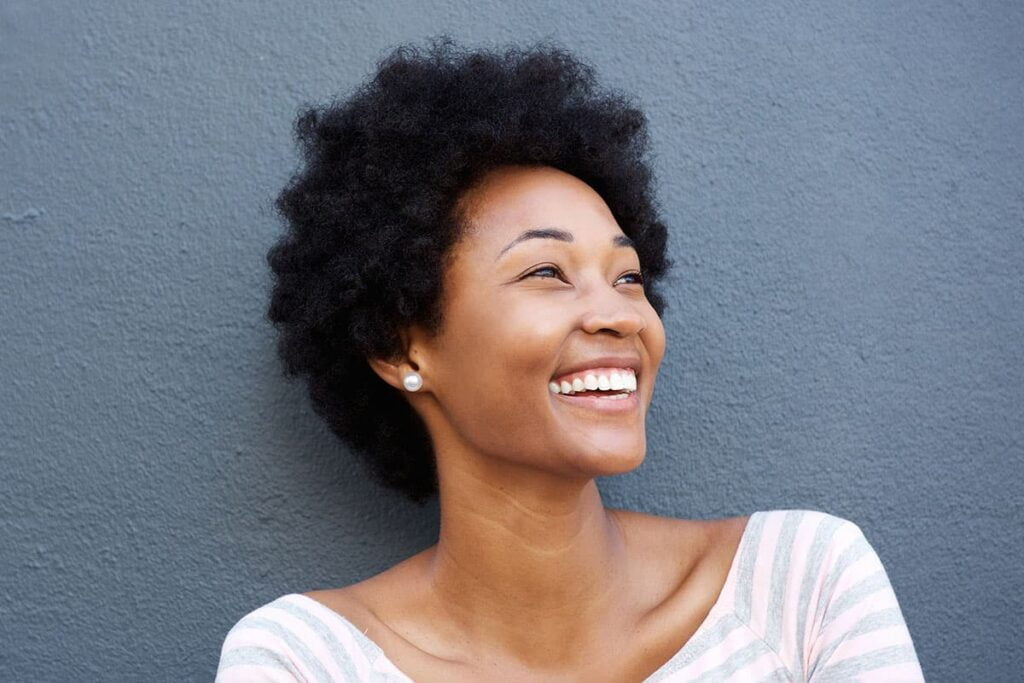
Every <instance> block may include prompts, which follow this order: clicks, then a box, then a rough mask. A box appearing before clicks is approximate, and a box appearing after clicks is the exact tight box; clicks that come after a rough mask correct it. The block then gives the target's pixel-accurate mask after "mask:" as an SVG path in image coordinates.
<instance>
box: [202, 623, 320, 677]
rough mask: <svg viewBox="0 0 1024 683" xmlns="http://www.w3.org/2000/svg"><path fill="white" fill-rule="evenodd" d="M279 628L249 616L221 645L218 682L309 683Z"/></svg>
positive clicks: (231, 631) (232, 630) (229, 633)
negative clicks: (306, 682)
mask: <svg viewBox="0 0 1024 683" xmlns="http://www.w3.org/2000/svg"><path fill="white" fill-rule="evenodd" d="M279 628H280V627H279V625H277V624H274V623H273V622H270V621H268V620H267V619H265V618H261V617H258V616H255V615H254V614H247V615H246V616H244V617H242V619H241V620H239V621H238V623H237V624H235V625H234V626H233V627H232V628H231V630H230V631H228V634H227V636H226V637H225V638H224V644H223V645H222V646H221V652H220V662H219V664H218V666H217V677H216V679H215V680H216V683H243V682H244V681H253V682H254V683H271V682H272V683H296V682H301V683H305V681H306V680H307V678H306V677H305V676H303V675H302V672H301V670H300V663H299V662H297V661H296V659H295V655H294V653H293V652H292V651H291V648H290V647H289V646H288V643H287V640H288V638H287V637H282V634H281V633H279V632H276V631H279Z"/></svg>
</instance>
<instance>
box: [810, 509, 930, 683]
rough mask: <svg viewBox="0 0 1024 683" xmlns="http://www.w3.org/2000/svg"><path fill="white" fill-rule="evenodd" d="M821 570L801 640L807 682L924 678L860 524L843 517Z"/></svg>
mask: <svg viewBox="0 0 1024 683" xmlns="http://www.w3.org/2000/svg"><path fill="white" fill-rule="evenodd" d="M822 569H823V572H822V575H821V577H820V583H819V586H820V591H819V592H818V599H817V601H816V607H815V610H814V615H813V618H812V622H811V624H812V628H811V629H810V630H809V632H808V634H807V642H806V644H805V652H807V653H808V661H807V668H806V671H807V672H808V680H809V681H812V682H813V683H826V682H828V681H887V682H890V681H923V680H924V675H923V673H922V671H921V665H920V662H919V661H918V658H917V653H916V652H915V650H914V644H913V641H912V640H911V638H910V632H909V631H908V630H907V625H906V621H905V620H904V618H903V613H902V611H901V610H900V606H899V603H898V602H897V600H896V594H895V593H894V592H893V589H892V585H891V584H890V582H889V577H888V575H887V574H886V571H885V568H884V567H883V566H882V562H881V560H879V558H878V555H877V553H876V552H875V550H874V548H872V547H871V544H870V543H868V541H867V539H866V538H865V537H864V534H863V532H862V531H861V529H860V527H858V526H857V525H856V524H854V523H853V522H850V521H848V520H842V521H841V523H840V525H839V527H838V529H837V530H836V534H835V536H834V537H833V543H832V544H831V547H830V549H829V553H828V557H827V559H826V561H825V563H824V566H823V567H822ZM812 604H813V603H812Z"/></svg>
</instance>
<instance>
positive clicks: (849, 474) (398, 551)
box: [0, 0, 1024, 681]
mask: <svg viewBox="0 0 1024 683" xmlns="http://www.w3.org/2000/svg"><path fill="white" fill-rule="evenodd" d="M427 4H432V3H413V2H396V1H394V0H378V1H377V2H374V3H369V2H362V3H358V4H353V3H344V2H327V1H326V0H321V1H318V2H301V3H296V2H285V1H283V0H281V1H276V0H275V1H268V2H261V3H246V2H242V0H231V1H225V2H219V3H208V2H200V1H199V0H185V1H182V2H173V3H170V2H168V3H139V2H129V1H128V0H116V1H111V2H106V3H100V4H96V3H82V2H71V1H70V0H63V1H57V0H47V1H41V0H33V1H29V0H5V1H4V2H3V3H0V139H2V147H0V158H2V163H0V230H2V233H0V337H2V343H0V679H2V680H100V679H103V680H182V679H192V680H208V679H210V678H211V677H212V673H213V671H214V668H215V666H216V662H217V657H218V652H219V648H220V644H221V641H222V639H223V636H224V634H225V632H226V631H227V629H228V628H229V627H230V625H231V624H232V623H233V622H234V621H235V620H236V619H238V618H239V617H240V616H241V615H242V614H243V613H245V612H247V611H249V610H250V609H252V608H254V607H255V606H257V605H258V604H262V603H263V602H266V601H268V600H271V599H273V598H275V597H277V596H279V595H281V594H283V593H285V592H291V591H302V590H309V589H312V588H315V587H326V586H337V585H342V584H346V583H350V582H352V581H355V580H358V579H361V578H364V577H366V576H368V575H370V574H372V573H376V572H378V571H380V570H382V569H384V568H386V567H387V566H389V565H391V564H393V563H395V562H397V561H399V560H401V559H402V558H404V557H406V556H408V555H410V554H412V553H414V552H416V551H418V550H420V549H422V548H424V547H426V546H428V545H430V544H431V543H433V541H434V537H435V534H436V525H437V509H436V505H433V506H431V505H428V506H427V507H425V508H418V507H416V506H414V505H411V504H408V503H405V502H403V501H402V500H401V499H399V498H398V497H397V496H396V495H393V494H390V493H388V492H385V491H381V490H378V489H375V488H373V487H371V486H370V485H369V484H367V483H366V482H365V481H364V479H363V477H362V475H361V473H360V472H359V471H358V470H357V469H355V468H354V467H353V465H352V462H351V461H350V460H349V459H348V458H347V457H346V454H345V453H344V451H343V450H342V449H341V447H340V446H339V445H338V444H337V443H336V441H335V440H334V439H333V437H332V436H331V435H330V433H329V432H328V431H327V430H326V428H325V427H324V426H322V425H321V424H320V423H319V422H318V420H317V419H316V418H315V416H314V415H313V414H312V412H311V410H310V409H309V408H308V406H307V404H306V401H305V396H304V393H303V389H302V387H301V386H299V385H296V384H290V383H288V382H286V381H285V380H284V379H282V378H281V377H280V374H279V367H278V364H277V361H276V359H275V356H274V351H273V341H274V338H273V334H272V329H271V328H270V326H269V325H268V324H266V323H265V322H264V321H263V312H264V306H265V300H266V292H267V286H268V282H269V280H268V275H267V272H266V267H265V265H264V262H263V257H264V254H265V252H266V249H267V247H268V246H269V245H270V244H271V243H272V241H273V240H274V238H275V236H276V235H277V234H278V232H279V230H280V226H279V224H278V223H277V221H276V219H275V218H274V216H273V214H272V212H271V210H270V202H271V200H272V198H273V196H274V194H275V193H276V192H277V190H278V189H279V188H280V186H281V185H282V184H283V182H284V181H285V180H286V178H287V177H288V175H289V174H290V173H291V171H292V170H293V169H294V168H295V165H296V163H297V158H296V155H295V150H294V147H293V144H292V140H291V124H292V119H293V118H294V115H295V113H296V112H297V110H298V108H299V107H300V106H301V105H302V104H304V103H308V102H321V101H325V100H328V99H330V98H331V97H333V96H334V95H336V94H339V93H345V92H347V91H348V90H349V89H350V88H351V87H352V86H354V85H355V84H357V83H358V82H360V81H361V80H362V79H363V78H365V77H366V75H367V74H368V73H369V72H370V71H371V70H372V68H373V66H374V63H375V61H376V60H377V59H378V58H379V57H380V56H382V54H383V53H384V51H385V50H386V49H387V48H388V47H390V46H393V45H395V44H397V43H400V42H405V41H419V40H420V39H421V38H423V37H424V36H427V35H432V34H435V33H439V32H442V31H448V32H450V33H451V34H452V35H453V36H454V37H456V38H458V39H460V40H463V41H465V42H468V43H470V44H486V45H493V44H500V43H505V42H507V41H512V40H527V39H531V38H539V37H550V38H553V39H555V40H557V41H560V42H561V43H562V44H564V45H565V46H566V47H568V48H570V49H573V50H574V51H576V52H577V53H578V54H580V55H581V56H582V57H583V58H585V59H587V60H588V61H590V62H592V63H593V64H594V65H595V66H596V67H597V69H598V73H599V74H600V75H601V77H602V79H603V81H604V82H605V83H606V84H608V85H610V86H612V87H618V88H625V89H627V90H628V91H630V92H632V93H634V94H635V95H636V96H637V98H638V100H639V102H640V103H641V105H642V106H643V107H644V108H645V110H646V111H647V113H648V115H649V118H650V122H651V126H652V133H653V147H654V152H655V167H656V171H657V174H658V178H659V198H660V201H661V203H662V205H663V207H664V210H665V215H666V218H667V220H668V222H669V223H670V224H671V226H672V229H673V233H672V236H671V250H672V254H673V257H674V258H675V260H676V264H677V267H676V270H675V273H674V276H673V277H674V279H673V284H672V286H671V288H670V289H671V293H670V301H669V305H670V308H669V310H668V311H667V312H666V320H665V322H666V327H667V331H668V335H669V348H668V351H667V354H666V358H665V362H664V365H663V366H662V374H661V376H660V378H659V381H658V391H657V393H656V396H655V402H654V404H653V406H652V414H651V419H650V422H649V436H650V438H649V445H650V448H649V451H648V457H647V461H646V462H645V463H644V465H643V466H642V467H641V468H639V469H638V470H636V471H635V472H632V473H630V474H628V475H625V476H622V477H618V478H610V479H605V480H602V481H601V487H602V491H603V492H604V495H605V499H606V502H607V504H609V505H611V506H617V507H631V508H634V509H639V510H644V511H647V512H651V513H656V514H665V515H676V516H696V517H710V516H719V515H727V514H740V513H749V512H751V511H753V510H756V509H769V508H781V507H800V508H815V509H821V510H825V511H828V512H831V513H833V514H836V515H840V516H843V517H846V518H848V519H852V520H854V521H855V522H857V523H858V524H859V525H860V526H861V527H862V528H863V529H864V531H865V533H866V534H867V536H868V538H869V539H870V540H871V541H872V543H873V544H874V545H875V548H876V549H877V550H878V553H879V555H880V556H881V558H882V560H883V562H884V563H885V564H886V566H887V568H888V570H889V574H890V577H891V579H892V582H893V584H894V586H895V588H896V593H897V595H898V596H899V598H900V600H901V603H902V606H903V610H904V613H905V616H906V618H907V622H908V624H909V627H910V630H911V633H912V634H913V636H914V638H915V642H916V645H917V648H918V653H919V655H920V658H921V661H922V664H923V666H924V669H925V674H926V675H927V676H928V677H929V679H930V680H937V681H939V680H945V681H966V680H979V681H980V680H1010V679H1013V678H1016V676H1018V675H1019V672H1020V667H1021V666H1022V665H1024V646H1022V644H1021V643H1022V642H1024V625H1022V617H1021V614H1022V613H1024V598H1022V591H1021V586H1022V585H1024V570H1022V569H1021V565H1020V557H1021V556H1022V554H1024V512H1022V507H1021V499H1022V496H1021V474H1022V469H1024V466H1022V451H1024V352H1022V342H1021V339H1022V333H1024V4H1022V3H1019V2H1009V1H1007V2H989V3H962V2H950V1H937V2H931V3H911V2H855V3H850V2H824V3H810V5H807V4H805V3H795V2H771V3H721V2H692V1H684V2H678V1H674V2H650V1H645V2H627V3H622V2H614V1H612V0H600V1H593V2H588V3H585V4H584V3H579V4H575V5H574V4H572V3H560V2H555V1H553V0H550V1H548V2H514V1H513V2H497V1H495V0H475V1H474V2H469V1H468V0H456V1H452V2H447V3H436V6H434V7H429V8H428V7H425V6H424V5H427Z"/></svg>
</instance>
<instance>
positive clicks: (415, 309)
mask: <svg viewBox="0 0 1024 683" xmlns="http://www.w3.org/2000/svg"><path fill="white" fill-rule="evenodd" d="M295 130H296V137H297V139H298V143H299V146H300V148H301V151H302V157H303V162H302V164H301V165H300V168H299V170H298V172H297V173H296V174H295V175H294V176H293V177H292V178H291V180H290V181H289V182H288V184H287V186H286V187H285V188H284V189H283V190H282V192H281V194H280V195H279V196H278V198H277V209H278V211H279V212H280V214H281V216H282V218H283V219H284V222H285V223H286V227H287V229H286V231H285V233H284V234H283V235H282V236H281V237H280V239H279V240H278V241H277V243H276V244H274V246H273V247H272V248H271V249H270V251H269V253H268V254H267V262H268V264H269V265H270V268H271V270H272V272H273V276H274V279H273V288H272V291H271V296H270V304H269V308H268V310H267V317H268V318H269V320H270V321H271V322H272V323H273V324H274V325H275V326H276V328H277V329H278V331H279V334H280V336H279V341H278V353H279V355H280V357H281V360H282V361H283V365H284V372H285V374H287V375H289V376H299V377H304V378H305V380H306V382H307V384H308V391H309V396H310V400H311V401H312V406H313V409H314V410H315V412H316V413H317V414H318V415H319V416H321V417H322V418H323V419H324V420H326V422H327V424H328V426H329V427H330V429H331V431H332V432H334V433H335V434H336V435H337V436H338V437H340V438H341V439H342V440H343V441H344V442H345V443H347V444H348V445H349V446H350V447H351V449H352V451H353V452H354V453H355V454H356V455H357V456H358V457H359V458H360V460H361V461H362V462H363V463H364V465H365V466H366V468H367V472H368V473H369V475H370V476H371V477H372V478H373V479H375V480H376V481H377V482H378V483H380V484H381V485H383V486H386V487H388V488H392V489H395V490H398V491H400V492H401V493H402V494H404V495H405V496H406V497H407V498H408V499H410V500H412V501H414V502H417V503H420V504H422V503H424V502H425V501H426V500H428V499H429V498H430V497H431V496H432V495H434V494H435V493H436V492H437V469H436V465H435V460H434V452H433V447H432V444H431V441H430V437H429V434H428V433H427V430H426V427H425V425H424V424H423V422H422V420H421V419H420V417H419V416H418V415H417V414H416V413H415V411H414V410H413V409H412V407H411V406H410V405H409V403H408V402H407V401H406V400H405V398H404V397H403V395H402V393H401V392H399V391H398V390H396V389H394V388H393V387H391V386H390V385H388V384H387V383H385V382H384V381H383V380H382V379H380V378H379V377H378V376H377V375H376V374H375V373H374V372H373V370H372V369H371V367H370V365H369V363H368V362H367V361H368V358H371V357H374V358H387V359H394V358H396V357H398V356H400V354H401V353H402V351H403V348H402V341H401V336H400V332H401V330H403V329H404V328H406V327H408V326H410V325H413V324H416V325H420V326H422V327H423V328H424V329H426V330H427V331H428V332H436V331H437V330H438V329H439V326H440V324H441V320H442V314H443V311H442V310H441V303H440V302H441V283H442V275H443V272H444V266H445V258H446V256H447V255H448V254H449V253H450V252H451V248H452V246H453V245H454V244H455V243H456V241H457V240H458V238H459V235H460V231H461V229H462V225H461V223H460V217H459V215H458V211H457V207H456V205H457V202H458V200H459V198H460V196H461V195H463V194H464V193H465V192H466V190H467V189H469V188H470V187H471V186H472V185H473V184H474V182H476V181H478V180H479V179H480V178H481V177H482V176H483V175H484V174H485V173H486V172H487V171H488V170H491V169H494V168H496V167H500V166H505V165H544V166H551V167H554V168H557V169H560V170H562V171H564V172H566V173H569V174H572V175H574V176H576V177H578V178H579V179H581V180H583V181H584V182H586V183H587V184H588V185H590V186H591V187H592V188H593V189H594V190H595V191H596V192H597V193H598V194H599V195H601V197H602V198H603V199H604V201H605V203H606V204H607V205H608V207H609V208H610V209H611V211H612V214H613V216H614V217H615V219H616V221H617V222H618V224H619V227H620V228H621V229H622V231H623V232H624V233H625V234H626V235H627V236H629V237H630V238H631V239H632V240H633V243H634V244H635V246H636V250H637V252H638V255H639V258H640V264H641V268H642V271H643V276H644V282H645V285H644V286H645V292H646V295H647V298H648V300H649V301H650V302H651V304H652V305H653V307H654V309H655V310H656V311H657V313H658V314H659V315H661V314H662V313H663V310H664V299H663V298H662V296H661V295H660V294H659V293H658V291H657V289H656V285H657V283H658V281H659V278H660V277H661V276H662V275H664V274H665V272H666V271H667V269H668V267H669V266H670V262H669V261H668V259H667V258H666V255H665V248H666V239H667V230H666V228H665V225H664V224H663V223H662V222H661V220H660V219H659V217H658V215H657V210H656V206H655V201H654V197H653V188H652V178H651V173H650V170H649V168H648V162H647V160H646V156H645V155H646V150H647V146H648V136H647V129H646V119H645V117H644V115H643V113H642V112H641V111H640V110H639V109H638V108H637V107H635V106H633V105H632V104H631V103H630V101H629V99H628V98H626V97H625V96H623V95H621V94H617V93H615V92H608V91H600V90H599V89H598V87H597V86H596V84H595V78H594V72H593V69H592V68H591V67H590V66H588V65H586V64H584V63H582V62H580V61H579V60H578V59H576V58H575V57H573V56H572V55H571V54H570V53H568V52H567V51H565V50H564V49H562V48H559V47H557V46H553V45H550V44H547V43H535V44H533V45H532V46H529V47H508V48H505V49H503V50H484V49H476V50H469V49H466V48H464V47H460V46H458V45H457V44H456V43H455V42H454V41H452V39H450V38H448V37H447V36H442V37H440V38H434V39H431V40H429V41H428V42H427V45H426V46H425V47H422V48H420V47H416V46H412V45H403V46H399V47H397V48H395V49H394V50H393V51H392V52H390V53H389V54H388V55H387V56H386V57H384V58H383V59H382V60H381V61H380V62H379V63H378V65H377V71H376V73H375V74H374V76H373V77H372V78H371V79H370V80H368V81H367V82H365V83H364V84H362V85H361V86H360V87H359V88H358V89H356V91H355V92H354V93H353V94H351V96H349V97H348V98H346V99H344V100H343V101H336V102H334V103H333V104H330V105H327V106H316V107H312V108H310V109H308V110H306V111H305V112H304V113H302V114H301V115H300V116H299V118H298V120H297V122H296V127H295Z"/></svg>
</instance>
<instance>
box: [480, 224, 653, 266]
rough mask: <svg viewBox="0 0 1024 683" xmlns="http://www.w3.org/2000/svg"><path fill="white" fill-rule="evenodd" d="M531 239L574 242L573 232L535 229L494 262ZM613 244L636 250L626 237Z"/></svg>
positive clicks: (518, 238) (506, 249) (519, 239)
mask: <svg viewBox="0 0 1024 683" xmlns="http://www.w3.org/2000/svg"><path fill="white" fill-rule="evenodd" d="M530 239H551V240H559V241H561V242H572V241H573V237H572V233H571V232H567V231H565V230H560V229H558V228H534V229H532V230H526V231H524V232H523V233H522V234H520V235H519V237H516V238H515V239H514V240H512V241H511V242H509V243H508V244H507V245H506V246H505V248H504V249H502V250H501V251H500V252H498V256H497V257H496V258H495V259H494V260H495V261H497V260H498V259H499V258H501V255H502V254H504V253H505V252H506V251H508V250H509V249H511V248H512V247H514V246H515V245H517V244H519V243H520V242H523V241H525V240H530ZM612 244H613V245H614V246H616V247H630V248H634V249H635V248H636V247H635V245H634V244H633V240H631V239H629V238H628V237H626V236H625V235H616V236H615V237H613V238H612Z"/></svg>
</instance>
